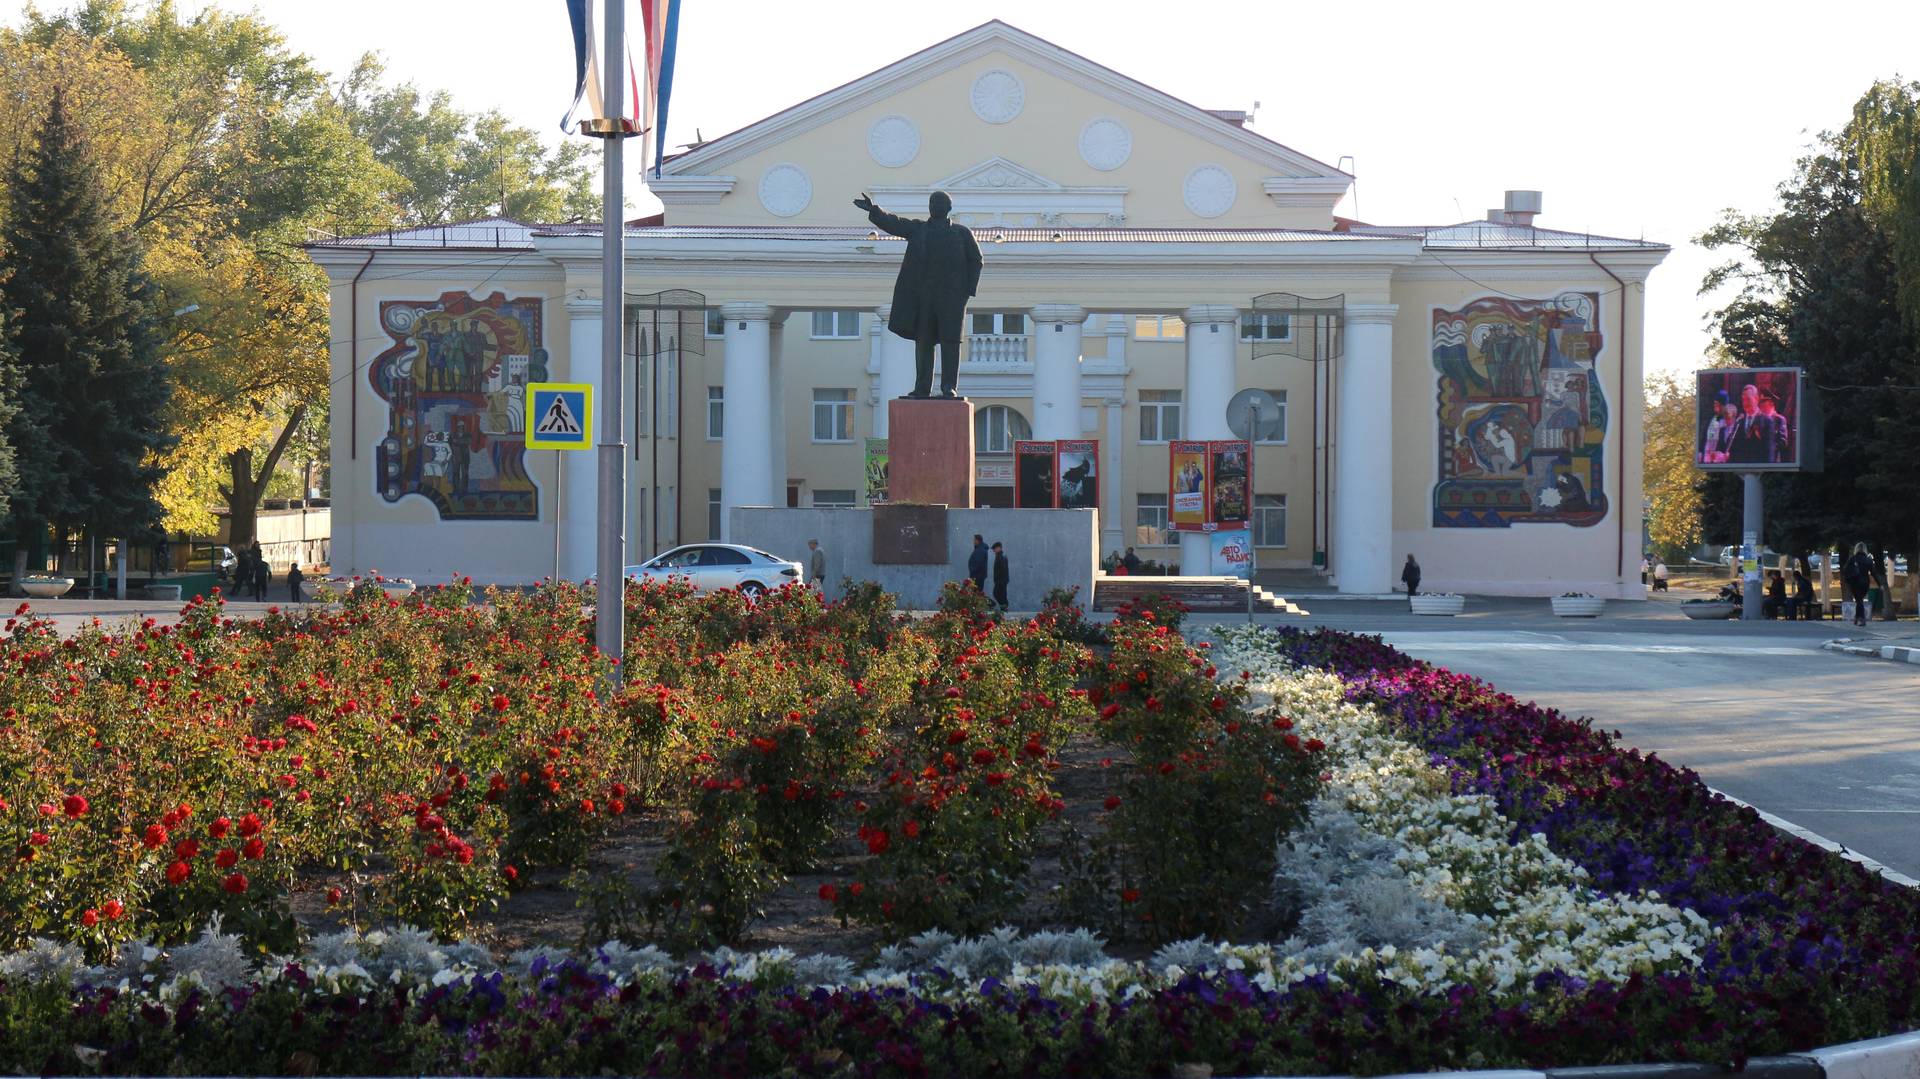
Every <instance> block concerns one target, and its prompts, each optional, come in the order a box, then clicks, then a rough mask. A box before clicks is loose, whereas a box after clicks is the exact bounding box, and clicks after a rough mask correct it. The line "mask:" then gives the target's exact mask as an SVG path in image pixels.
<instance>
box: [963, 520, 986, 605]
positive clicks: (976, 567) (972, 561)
mask: <svg viewBox="0 0 1920 1079" xmlns="http://www.w3.org/2000/svg"><path fill="white" fill-rule="evenodd" d="M967 580H969V581H972V582H973V587H975V588H978V589H979V590H980V591H982V592H985V591H986V590H987V541H986V540H985V539H984V538H982V537H981V535H980V533H978V532H975V533H974V534H973V553H972V554H970V555H968V556H967Z"/></svg>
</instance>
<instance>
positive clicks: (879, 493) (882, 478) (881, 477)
mask: <svg viewBox="0 0 1920 1079" xmlns="http://www.w3.org/2000/svg"><path fill="white" fill-rule="evenodd" d="M866 479H867V505H869V506H878V505H881V504H883V503H885V502H886V500H887V440H886V439H884V438H869V439H867V464H866Z"/></svg>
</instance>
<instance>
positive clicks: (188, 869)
mask: <svg viewBox="0 0 1920 1079" xmlns="http://www.w3.org/2000/svg"><path fill="white" fill-rule="evenodd" d="M192 875H193V867H192V866H190V865H188V864H187V863H185V862H175V863H173V864H172V865H170V866H168V867H167V883H168V884H184V883H186V880H187V878H188V877H190V876H192Z"/></svg>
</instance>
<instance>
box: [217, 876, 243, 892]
mask: <svg viewBox="0 0 1920 1079" xmlns="http://www.w3.org/2000/svg"><path fill="white" fill-rule="evenodd" d="M220 887H222V888H224V889H226V891H227V893H228V894H230V895H245V894H247V875H246V874H245V873H234V874H232V875H230V876H228V877H227V879H226V880H223V881H221V882H220Z"/></svg>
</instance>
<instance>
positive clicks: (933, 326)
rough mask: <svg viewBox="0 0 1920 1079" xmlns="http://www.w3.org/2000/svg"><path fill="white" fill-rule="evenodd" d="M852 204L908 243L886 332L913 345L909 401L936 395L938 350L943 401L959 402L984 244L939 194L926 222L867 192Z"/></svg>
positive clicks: (942, 193)
mask: <svg viewBox="0 0 1920 1079" xmlns="http://www.w3.org/2000/svg"><path fill="white" fill-rule="evenodd" d="M853 204H854V205H855V206H857V207H859V208H860V209H862V210H865V211H867V220H869V221H872V222H873V223H874V225H875V226H876V227H877V228H879V229H881V230H883V231H885V232H889V233H891V234H893V235H895V236H898V237H900V238H902V239H904V240H906V241H907V257H906V259H905V260H904V261H902V262H901V263H900V276H899V278H898V279H897V280H895V281H894V283H893V312H892V314H891V315H890V316H889V317H888V319H887V328H888V329H890V330H892V331H893V332H894V333H896V334H899V335H900V336H901V337H904V338H907V339H908V340H910V341H912V342H913V364H914V378H913V392H912V393H910V394H908V395H907V396H908V397H913V398H925V397H930V396H932V389H933V347H934V346H935V345H936V344H937V345H939V346H940V396H941V397H943V398H947V399H950V400H951V399H957V398H958V397H959V396H960V395H959V394H958V393H956V392H954V388H953V387H954V383H955V382H956V381H957V380H958V379H959V377H960V337H961V334H962V333H963V332H964V330H965V322H964V320H965V319H966V317H967V299H968V298H969V297H971V296H972V295H973V294H974V291H975V290H976V289H978V288H979V286H980V265H981V263H980V245H979V244H977V243H975V242H974V239H973V233H972V231H971V230H969V229H968V228H967V227H966V226H965V225H958V224H955V223H954V222H953V221H951V220H949V219H948V217H947V214H948V212H949V211H951V210H952V209H953V200H952V199H951V198H948V197H947V193H946V192H945V191H935V192H934V193H933V196H932V197H931V198H929V199H928V200H927V210H928V213H929V216H928V218H927V219H926V220H925V221H916V220H914V219H913V218H910V217H895V216H894V215H892V214H890V213H888V212H886V211H885V210H882V209H881V208H880V207H878V206H875V205H874V204H873V196H871V195H868V194H866V193H864V192H863V193H862V194H861V195H860V197H859V198H857V199H854V200H853Z"/></svg>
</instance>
